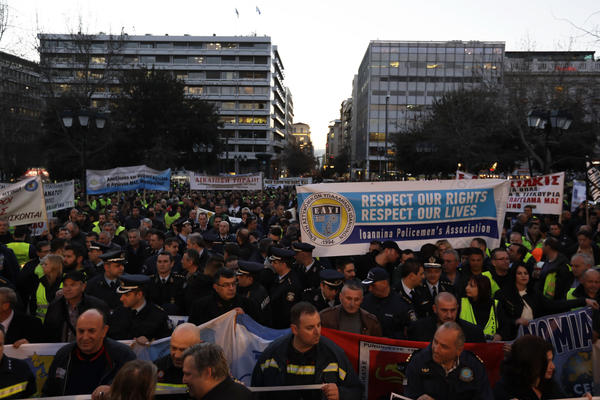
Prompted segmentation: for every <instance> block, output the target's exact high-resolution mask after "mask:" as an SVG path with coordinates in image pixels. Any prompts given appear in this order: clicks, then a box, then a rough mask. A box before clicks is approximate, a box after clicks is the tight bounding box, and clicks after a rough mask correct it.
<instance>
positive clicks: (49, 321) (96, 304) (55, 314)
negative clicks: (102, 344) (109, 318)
mask: <svg viewBox="0 0 600 400" xmlns="http://www.w3.org/2000/svg"><path fill="white" fill-rule="evenodd" d="M90 308H96V309H98V310H100V311H102V312H103V313H104V314H105V315H108V306H107V305H106V303H105V302H104V301H103V300H101V299H99V298H97V297H94V296H90V295H87V296H86V295H85V294H84V295H83V296H82V298H81V301H80V302H79V304H78V305H77V313H78V314H79V315H81V314H82V313H83V312H85V311H86V310H89V309H90ZM65 328H66V329H68V330H70V331H71V332H72V333H73V335H75V327H74V326H73V325H71V321H70V320H69V310H68V305H67V301H66V300H65V298H64V297H60V298H58V299H54V301H53V302H52V303H50V304H49V305H48V312H47V314H46V319H44V330H43V332H44V334H45V340H46V342H49V343H59V342H63V341H65V338H64V337H63V334H64V330H65Z"/></svg>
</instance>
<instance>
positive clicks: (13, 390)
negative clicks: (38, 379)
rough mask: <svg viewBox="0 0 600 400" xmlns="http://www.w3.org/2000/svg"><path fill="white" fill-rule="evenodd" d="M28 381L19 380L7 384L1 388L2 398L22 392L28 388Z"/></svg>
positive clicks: (0, 397)
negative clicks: (12, 383) (9, 384)
mask: <svg viewBox="0 0 600 400" xmlns="http://www.w3.org/2000/svg"><path fill="white" fill-rule="evenodd" d="M27 383H28V382H27V381H24V382H19V383H17V384H15V385H11V386H7V387H5V388H2V389H0V399H4V398H6V397H10V396H12V395H14V394H17V393H21V392H22V391H24V390H25V389H27Z"/></svg>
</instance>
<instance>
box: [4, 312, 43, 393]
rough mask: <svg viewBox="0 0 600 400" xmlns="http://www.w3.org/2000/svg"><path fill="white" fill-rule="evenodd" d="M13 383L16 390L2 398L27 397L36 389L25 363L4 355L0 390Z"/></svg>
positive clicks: (31, 374) (33, 379)
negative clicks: (16, 386)
mask: <svg viewBox="0 0 600 400" xmlns="http://www.w3.org/2000/svg"><path fill="white" fill-rule="evenodd" d="M36 319H37V318H36ZM14 385H19V386H18V388H17V391H15V392H14V393H13V394H12V395H10V396H7V397H2V400H6V399H27V398H30V397H31V395H32V394H34V393H35V392H36V391H37V388H36V386H35V376H34V375H33V373H32V372H31V369H30V368H29V366H28V365H27V363H26V362H25V361H24V360H18V359H16V358H11V357H7V356H6V355H4V356H3V357H2V360H0V392H1V391H2V390H3V389H6V388H8V387H11V386H14Z"/></svg>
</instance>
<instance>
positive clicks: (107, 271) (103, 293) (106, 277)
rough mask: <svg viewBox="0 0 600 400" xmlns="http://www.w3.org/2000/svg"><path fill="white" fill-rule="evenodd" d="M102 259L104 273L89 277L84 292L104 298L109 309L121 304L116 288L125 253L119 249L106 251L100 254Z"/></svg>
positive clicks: (118, 283) (123, 265)
mask: <svg viewBox="0 0 600 400" xmlns="http://www.w3.org/2000/svg"><path fill="white" fill-rule="evenodd" d="M101 258H102V259H103V260H104V264H103V267H104V273H103V274H102V275H96V276H94V277H93V278H91V279H90V280H89V281H88V283H87V287H86V289H85V293H86V294H88V295H90V296H94V297H97V298H99V299H101V300H104V302H105V303H106V304H108V308H109V309H110V310H114V309H115V308H117V307H119V306H120V305H121V300H120V297H121V296H120V295H119V294H118V293H117V288H118V287H119V286H120V285H121V279H120V277H121V275H123V271H125V263H126V261H125V255H124V254H123V253H121V252H120V251H117V252H111V253H106V254H103V255H102V256H101Z"/></svg>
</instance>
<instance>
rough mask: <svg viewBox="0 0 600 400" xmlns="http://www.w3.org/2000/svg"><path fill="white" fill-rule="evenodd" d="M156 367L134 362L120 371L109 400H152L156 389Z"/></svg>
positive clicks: (147, 362) (139, 361) (146, 362)
mask: <svg viewBox="0 0 600 400" xmlns="http://www.w3.org/2000/svg"><path fill="white" fill-rule="evenodd" d="M156 371H157V369H156V365H154V364H153V363H151V362H150V361H143V360H133V361H129V362H127V363H126V364H125V365H124V366H123V368H121V369H120V370H119V372H118V373H117V376H115V380H114V381H113V383H112V385H111V386H110V392H109V394H108V400H150V399H152V398H153V397H154V391H155V389H156Z"/></svg>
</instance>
